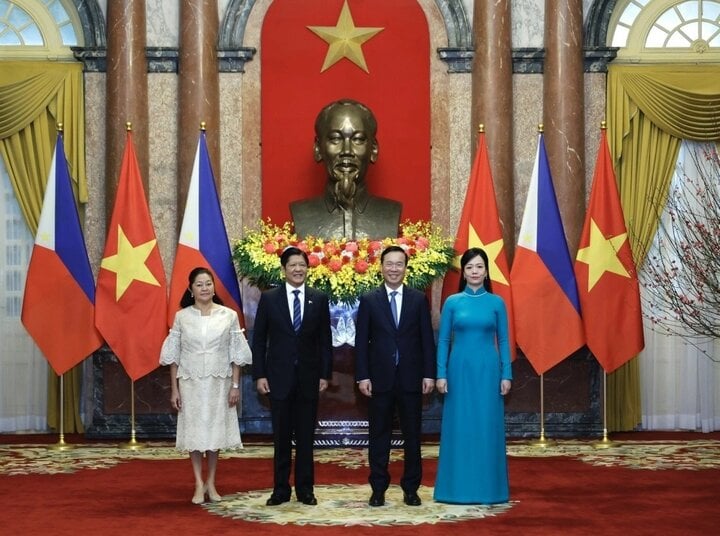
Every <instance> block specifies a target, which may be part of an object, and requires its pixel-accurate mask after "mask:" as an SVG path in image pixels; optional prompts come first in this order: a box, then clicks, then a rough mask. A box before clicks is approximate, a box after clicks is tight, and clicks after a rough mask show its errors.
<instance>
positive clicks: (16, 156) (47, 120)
mask: <svg viewBox="0 0 720 536" xmlns="http://www.w3.org/2000/svg"><path fill="white" fill-rule="evenodd" d="M0 80H1V81H2V82H0V154H2V157H3V160H4V161H5V167H6V168H7V171H8V175H9V176H10V183H11V184H12V186H13V190H14V191H15V196H16V198H17V200H18V204H19V205H20V209H21V211H22V213H23V216H24V217H25V221H26V222H27V224H28V227H29V228H30V230H31V232H32V233H33V235H34V234H35V233H36V232H37V226H38V221H39V219H40V211H41V209H42V202H43V195H44V193H45V184H46V183H47V177H48V173H49V172H50V164H51V160H52V153H53V149H54V144H55V138H56V136H57V134H56V131H57V128H56V127H57V124H58V123H62V124H63V131H64V138H63V142H64V146H65V153H66V157H67V161H68V166H69V168H70V176H71V177H72V179H73V183H74V189H75V194H76V196H77V197H78V200H79V201H80V202H81V203H86V202H87V197H88V196H87V182H86V177H85V108H84V106H85V102H84V97H83V74H82V64H80V63H49V62H25V61H23V62H11V61H2V62H0ZM49 376H50V377H51V381H48V426H50V428H57V427H58V422H59V419H58V403H59V382H58V381H57V376H56V375H55V373H54V372H52V370H50V373H49ZM81 383H82V374H81V366H77V367H74V368H73V369H71V370H70V371H68V372H66V373H65V375H64V380H63V384H64V392H63V395H64V399H65V407H64V408H63V411H64V422H63V424H64V431H65V432H82V431H83V425H82V421H81V419H80V411H79V406H80V384H81Z"/></svg>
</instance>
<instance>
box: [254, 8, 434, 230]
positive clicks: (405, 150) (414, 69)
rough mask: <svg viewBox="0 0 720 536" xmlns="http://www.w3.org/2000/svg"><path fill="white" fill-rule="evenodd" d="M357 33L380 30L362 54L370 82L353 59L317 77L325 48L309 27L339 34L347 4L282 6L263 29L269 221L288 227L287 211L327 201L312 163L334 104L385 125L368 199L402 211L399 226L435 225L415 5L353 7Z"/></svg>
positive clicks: (423, 24) (421, 38)
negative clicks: (360, 108)
mask: <svg viewBox="0 0 720 536" xmlns="http://www.w3.org/2000/svg"><path fill="white" fill-rule="evenodd" d="M348 5H349V7H350V11H351V14H352V18H353V21H354V24H355V26H356V27H382V28H384V29H383V31H381V32H380V33H378V34H376V35H375V36H374V37H372V38H371V39H369V40H368V41H366V42H365V43H364V44H362V51H363V54H364V57H365V62H366V64H367V68H368V70H369V73H367V72H365V71H363V70H362V69H361V68H360V67H358V66H357V65H355V64H354V63H352V62H351V61H350V60H348V59H347V58H343V59H341V60H340V61H339V62H337V63H335V64H334V65H333V66H331V67H329V68H328V69H327V70H325V71H324V72H322V73H321V72H320V69H321V68H322V65H323V62H324V60H325V55H326V54H327V50H328V44H327V43H326V42H325V41H324V40H322V39H321V38H320V37H318V36H317V35H315V34H314V33H312V32H311V31H310V30H309V29H308V28H307V26H332V27H334V26H336V24H337V21H338V17H339V15H340V11H341V9H342V6H343V0H302V1H301V0H276V1H275V2H273V3H272V4H271V5H270V8H269V9H268V11H267V14H266V16H265V20H264V22H263V29H262V37H261V49H260V57H261V66H262V74H261V82H262V104H261V106H262V109H261V117H262V125H261V128H262V135H261V139H262V215H263V217H264V218H267V217H270V218H271V219H272V221H273V222H275V223H282V222H284V221H287V220H289V219H290V210H289V208H288V204H289V203H290V202H291V201H294V200H297V199H303V198H306V197H313V196H316V195H319V194H321V193H322V191H323V186H324V185H325V178H326V174H325V168H324V166H323V165H322V164H317V163H316V162H315V161H314V160H313V152H312V147H313V141H314V136H315V134H314V122H315V117H316V116H317V113H318V112H319V111H320V109H321V108H322V107H323V106H324V105H326V104H328V103H329V102H331V101H334V100H337V99H341V98H352V99H356V100H359V101H360V102H363V103H364V104H366V105H367V106H369V107H370V109H371V110H372V111H373V112H374V113H375V116H376V118H377V121H378V135H377V137H378V142H379V146H380V153H379V157H378V161H377V163H376V164H374V165H371V167H370V169H369V171H368V175H367V182H368V186H369V189H370V192H371V193H373V194H375V195H380V196H383V197H389V198H392V199H396V200H398V201H401V202H402V204H403V212H402V220H405V219H411V220H417V219H423V220H427V219H430V71H429V68H430V67H429V64H430V57H429V54H431V50H430V42H429V37H428V26H427V21H426V19H425V14H424V13H423V11H422V9H421V8H420V6H419V5H418V4H417V2H416V1H415V0H393V1H391V2H390V1H387V0H362V1H360V0H348Z"/></svg>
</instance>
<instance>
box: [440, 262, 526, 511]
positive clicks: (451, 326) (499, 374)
mask: <svg viewBox="0 0 720 536" xmlns="http://www.w3.org/2000/svg"><path fill="white" fill-rule="evenodd" d="M460 266H461V281H460V292H459V293H458V294H453V295H452V296H450V297H449V298H448V299H447V300H446V301H445V305H444V306H443V309H442V314H441V316H440V333H439V339H438V349H437V378H438V379H437V384H436V385H437V389H438V392H440V393H443V394H444V403H443V413H442V426H441V430H440V458H439V460H438V469H437V478H436V480H435V493H434V499H435V500H436V501H438V502H445V503H454V504H495V503H503V502H507V501H508V500H509V499H510V490H509V484H508V470H507V457H506V453H505V408H504V398H503V397H504V395H506V394H507V393H508V392H509V391H510V380H511V379H512V369H511V366H510V345H509V342H508V319H507V311H506V308H505V302H503V300H502V298H501V297H500V296H497V295H495V294H492V293H491V292H490V278H489V275H488V270H487V266H488V258H487V255H486V254H485V252H484V251H483V250H482V249H479V248H471V249H469V250H467V251H466V252H465V253H464V254H463V256H462V258H461V260H460Z"/></svg>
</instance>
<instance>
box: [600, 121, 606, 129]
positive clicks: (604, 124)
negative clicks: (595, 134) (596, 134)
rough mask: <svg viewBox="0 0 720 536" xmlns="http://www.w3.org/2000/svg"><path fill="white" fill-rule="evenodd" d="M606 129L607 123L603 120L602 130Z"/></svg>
mask: <svg viewBox="0 0 720 536" xmlns="http://www.w3.org/2000/svg"><path fill="white" fill-rule="evenodd" d="M605 129H607V121H605V120H604V119H603V120H602V121H600V130H605Z"/></svg>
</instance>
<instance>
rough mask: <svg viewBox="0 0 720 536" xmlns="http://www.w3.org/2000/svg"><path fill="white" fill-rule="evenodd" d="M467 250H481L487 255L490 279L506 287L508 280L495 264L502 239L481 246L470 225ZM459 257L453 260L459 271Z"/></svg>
mask: <svg viewBox="0 0 720 536" xmlns="http://www.w3.org/2000/svg"><path fill="white" fill-rule="evenodd" d="M468 248H482V249H484V250H485V253H487V256H488V263H489V264H490V266H488V271H489V272H490V279H491V280H492V281H494V282H495V283H500V284H502V285H506V286H508V285H509V283H508V280H507V278H506V277H505V274H503V273H502V270H500V267H499V266H498V263H497V258H498V256H499V255H500V252H501V251H502V249H503V241H502V238H498V239H497V240H495V241H494V242H490V243H488V244H483V242H482V240H480V237H479V236H478V234H477V231H475V227H473V224H472V223H469V224H468ZM460 257H461V255H457V256H456V257H455V258H454V259H453V266H455V268H457V269H458V270H459V269H460Z"/></svg>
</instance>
